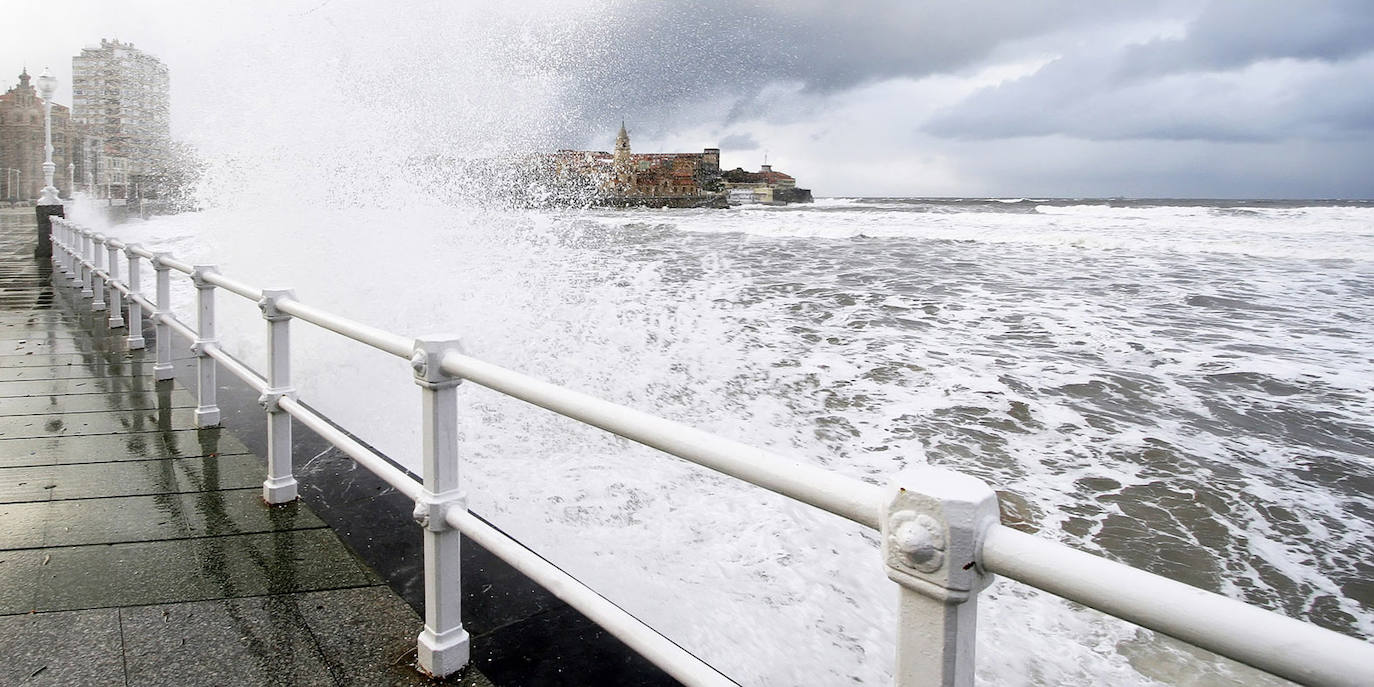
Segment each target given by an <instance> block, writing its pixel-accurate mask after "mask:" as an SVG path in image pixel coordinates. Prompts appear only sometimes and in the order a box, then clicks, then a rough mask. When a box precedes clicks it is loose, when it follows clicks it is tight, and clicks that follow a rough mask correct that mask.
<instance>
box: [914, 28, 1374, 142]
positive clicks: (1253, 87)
mask: <svg viewBox="0 0 1374 687" xmlns="http://www.w3.org/2000/svg"><path fill="white" fill-rule="evenodd" d="M1261 10H1262V11H1261ZM1371 80H1374V5H1369V4H1365V3H1354V2H1345V3H1291V4H1289V3H1274V4H1264V5H1255V4H1253V3H1238V2H1217V3H1212V4H1210V5H1208V6H1207V8H1206V9H1205V10H1204V11H1203V12H1202V13H1201V14H1200V15H1199V16H1198V17H1197V18H1196V19H1195V20H1194V21H1193V22H1191V23H1190V24H1189V25H1188V27H1187V31H1186V33H1185V35H1183V36H1182V37H1180V38H1174V39H1157V40H1153V41H1150V42H1148V43H1145V44H1143V45H1135V46H1124V47H1123V46H1116V45H1110V44H1106V45H1094V46H1089V47H1087V48H1083V47H1074V48H1071V49H1070V50H1068V51H1066V53H1065V54H1064V55H1063V56H1062V57H1061V58H1059V59H1057V60H1055V61H1054V62H1052V63H1050V64H1048V65H1046V66H1045V67H1044V68H1042V69H1041V70H1039V71H1038V72H1036V73H1035V74H1033V75H1030V76H1027V77H1024V78H1021V79H1018V80H1015V81H1012V82H1009V83H1004V84H1001V85H999V86H997V87H994V88H989V89H985V90H983V91H981V92H979V93H976V94H975V95H973V96H971V97H969V98H967V99H965V100H964V101H962V102H961V103H959V104H957V105H955V106H953V107H952V108H949V109H948V110H946V111H944V112H943V113H941V114H939V115H937V116H936V117H934V118H933V119H932V120H930V121H929V122H928V123H927V124H926V126H925V130H926V131H928V132H930V133H933V134H936V135H939V136H945V137H951V138H962V139H980V138H1009V137H1017V136H1048V135H1056V134H1059V135H1067V136H1073V137H1080V138H1087V139H1094V140H1127V139H1160V140H1208V141H1279V140H1286V139H1293V138H1309V139H1343V138H1351V137H1355V138H1362V137H1367V136H1374V116H1371V114H1370V113H1371V112H1374V89H1370V88H1368V87H1367V86H1365V84H1368V83H1370V82H1371Z"/></svg>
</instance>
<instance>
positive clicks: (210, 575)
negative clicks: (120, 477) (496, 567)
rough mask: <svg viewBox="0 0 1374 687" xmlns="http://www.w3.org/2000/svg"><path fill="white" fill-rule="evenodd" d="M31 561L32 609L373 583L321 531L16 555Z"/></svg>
mask: <svg viewBox="0 0 1374 687" xmlns="http://www.w3.org/2000/svg"><path fill="white" fill-rule="evenodd" d="M7 555H15V556H16V557H19V556H23V555H28V556H32V557H35V558H37V559H38V570H37V574H38V578H37V580H35V581H34V582H33V583H31V584H32V585H33V586H34V588H35V590H36V591H35V593H34V596H33V601H32V608H23V607H22V606H21V607H18V608H15V607H11V606H0V614H7V613H25V612H28V611H30V610H32V611H38V612H43V611H63V610H73V609H83V608H105V607H113V606H139V605H146V604H157V603H172V602H179V601H203V600H206V599H229V598H237V597H246V596H261V595H265V594H287V593H291V592H302V591H317V590H323V589H338V588H342V587H358V586H365V585H375V584H378V583H380V580H379V578H377V576H376V575H374V574H373V573H372V572H371V571H370V570H368V569H367V567H366V566H365V565H363V564H362V562H361V561H359V560H358V559H356V558H355V557H353V555H352V554H351V553H349V552H348V551H347V550H346V549H344V547H343V545H342V544H340V543H339V540H338V537H336V536H335V535H334V533H333V532H331V531H329V530H328V529H313V530H289V531H283V532H273V533H268V534H243V535H235V536H226V537H201V538H198V539H181V540H174V541H152V542H136V543H129V544H110V545H100V546H73V547H60V548H46V549H29V550H26V551H16V552H12V553H10V554H7Z"/></svg>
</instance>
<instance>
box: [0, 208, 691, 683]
mask: <svg viewBox="0 0 1374 687" xmlns="http://www.w3.org/2000/svg"><path fill="white" fill-rule="evenodd" d="M35 235H36V231H35V225H34V215H33V209H32V208H21V209H13V210H0V658H3V659H4V660H3V661H0V687H5V686H8V685H133V684H138V685H161V684H166V685H441V684H451V685H465V686H471V687H481V686H484V685H492V686H495V687H504V686H508V685H509V686H514V685H533V684H539V685H581V684H618V685H642V686H646V687H647V686H651V685H654V686H656V685H672V684H676V682H675V681H674V680H672V679H671V678H669V677H668V676H666V675H664V674H663V673H662V672H661V671H659V670H658V669H656V668H655V667H654V666H652V665H650V664H649V663H648V662H647V661H645V660H644V659H642V658H641V657H639V656H638V655H636V654H635V653H634V652H632V651H630V650H629V649H628V648H627V647H626V646H625V645H624V644H622V643H620V642H619V641H618V640H616V639H615V638H614V637H611V636H610V635H608V634H607V633H606V632H604V631H603V630H601V628H599V627H597V626H596V625H595V624H594V623H592V622H591V621H590V620H588V619H587V618H586V617H585V616H583V615H582V614H580V613H578V612H576V611H575V610H573V609H572V608H570V607H569V606H568V605H567V604H565V603H563V602H562V601H560V600H559V599H557V598H555V597H554V596H552V595H551V594H549V593H548V592H545V591H544V590H543V589H541V588H540V587H539V586H538V585H536V584H535V583H534V582H532V581H531V580H529V579H528V578H526V577H525V576H524V575H522V574H521V573H519V572H517V571H516V570H514V569H513V568H511V567H510V566H508V565H506V564H505V563H504V562H502V561H501V560H499V559H498V558H496V557H495V556H493V555H492V554H491V553H489V552H487V551H486V550H484V549H483V548H482V547H480V546H477V545H475V544H473V543H472V542H470V541H468V540H466V539H465V540H464V543H463V549H462V558H463V569H464V574H463V580H462V594H463V599H464V601H463V624H464V627H465V628H466V629H467V631H468V632H469V633H470V634H471V636H472V638H473V648H472V664H471V665H470V666H469V667H468V668H467V669H466V670H465V671H464V672H462V673H461V674H459V675H456V676H453V677H451V678H450V679H448V680H442V681H440V680H433V679H427V678H425V677H424V676H422V675H421V674H420V673H419V672H417V671H416V669H415V659H416V656H415V646H416V643H415V637H416V635H417V634H418V632H419V631H420V629H421V628H422V626H423V621H422V620H421V618H420V616H419V614H418V612H417V610H418V609H421V608H423V588H424V584H423V562H422V560H421V559H422V555H421V545H420V544H421V542H420V528H419V527H417V526H416V524H415V523H414V522H413V521H412V519H411V509H412V506H413V504H412V503H411V502H410V501H409V500H408V499H407V497H405V496H404V495H402V494H400V493H398V492H396V491H395V490H393V489H390V488H389V487H387V485H385V484H384V483H383V482H382V481H381V480H380V479H378V478H376V477H375V476H373V475H372V474H371V473H369V472H367V471H365V470H358V469H356V467H357V466H356V465H355V464H353V463H352V461H351V460H350V459H349V458H348V457H347V456H345V455H343V454H341V453H340V452H338V451H337V450H335V449H333V448H332V447H331V446H330V445H329V444H328V443H327V442H326V441H325V440H324V439H322V438H321V437H319V436H318V435H316V434H315V433H314V432H311V431H309V430H308V429H307V428H304V427H298V428H297V432H296V434H295V440H294V442H293V454H294V456H295V463H296V467H295V470H296V474H297V476H298V477H299V478H300V482H301V499H300V500H298V501H295V502H292V503H289V504H285V505H282V506H276V507H268V506H267V505H266V504H265V503H264V502H263V500H262V481H263V478H264V474H265V460H264V459H263V458H262V456H263V455H264V453H265V451H266V446H265V441H266V437H265V431H264V426H263V413H262V408H261V407H260V406H259V405H258V402H257V398H258V394H257V393H256V392H254V391H253V390H251V389H249V388H247V387H246V386H244V385H242V384H239V383H237V380H235V379H233V378H231V377H230V376H228V375H224V376H222V377H221V381H220V384H219V403H220V407H221V409H222V411H223V416H222V422H221V426H218V427H210V428H204V429H197V428H196V426H195V418H194V411H195V406H196V399H195V396H194V394H193V393H192V392H191V391H188V388H194V387H193V386H189V387H188V386H187V384H192V385H193V384H194V375H195V358H194V355H193V354H192V353H191V352H190V350H189V342H187V341H180V340H179V341H178V342H177V344H176V345H175V346H174V347H173V364H174V366H175V368H176V375H177V378H176V379H172V380H167V381H161V382H159V381H154V377H153V373H152V367H153V363H154V351H153V330H152V326H151V324H150V323H148V322H144V323H143V324H144V327H143V335H144V337H145V339H146V340H147V349H140V350H129V349H128V346H127V344H126V341H127V336H128V331H127V330H126V329H123V328H115V329H111V328H110V327H109V326H108V319H109V313H108V312H92V310H91V299H89V298H82V297H81V294H80V289H79V288H71V287H70V286H69V285H68V282H69V277H68V276H67V275H65V274H63V273H60V272H59V273H57V274H56V275H54V274H53V272H52V270H51V262H49V261H48V260H47V259H46V258H43V259H36V258H35V256H34V246H35V243H36V241H35Z"/></svg>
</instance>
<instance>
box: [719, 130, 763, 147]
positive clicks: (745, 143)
mask: <svg viewBox="0 0 1374 687" xmlns="http://www.w3.org/2000/svg"><path fill="white" fill-rule="evenodd" d="M720 147H721V148H726V149H729V150H758V147H759V142H758V141H755V140H754V137H753V136H750V135H749V134H730V135H729V136H726V137H725V138H722V139H720Z"/></svg>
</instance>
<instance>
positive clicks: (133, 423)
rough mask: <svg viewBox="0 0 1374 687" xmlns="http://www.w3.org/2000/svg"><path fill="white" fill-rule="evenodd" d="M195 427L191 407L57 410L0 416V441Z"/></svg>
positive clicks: (0, 450)
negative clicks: (78, 411)
mask: <svg viewBox="0 0 1374 687" xmlns="http://www.w3.org/2000/svg"><path fill="white" fill-rule="evenodd" d="M195 428H196V418H195V408H168V409H166V411H165V412H164V411H161V410H157V409H153V410H125V411H109V412H96V413H68V412H63V411H60V410H58V411H52V412H48V413H42V414H37V413H35V414H33V415H0V442H3V441H5V440H10V439H39V438H50V437H58V436H69V437H76V436H84V435H91V434H116V433H126V432H158V431H161V432H166V431H172V430H183V429H195ZM3 446H4V444H2V443H0V453H3V452H4V448H3Z"/></svg>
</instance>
